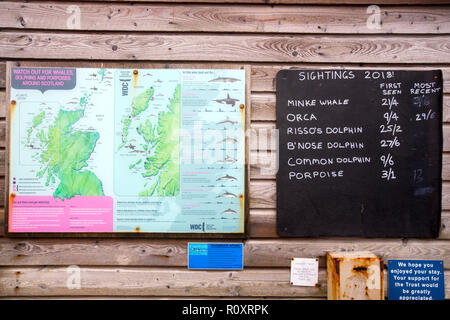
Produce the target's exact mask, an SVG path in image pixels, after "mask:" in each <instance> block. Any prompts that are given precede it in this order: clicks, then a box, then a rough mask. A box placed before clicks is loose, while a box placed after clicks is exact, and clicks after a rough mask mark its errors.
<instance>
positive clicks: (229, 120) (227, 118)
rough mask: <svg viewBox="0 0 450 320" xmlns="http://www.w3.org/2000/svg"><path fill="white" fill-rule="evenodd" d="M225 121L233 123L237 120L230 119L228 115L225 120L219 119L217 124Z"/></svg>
mask: <svg viewBox="0 0 450 320" xmlns="http://www.w3.org/2000/svg"><path fill="white" fill-rule="evenodd" d="M225 123H231V124H236V123H237V121H235V120H232V119H230V118H229V117H226V118H225V120H222V121H219V122H217V123H216V124H225Z"/></svg>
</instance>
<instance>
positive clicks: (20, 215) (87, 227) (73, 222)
mask: <svg viewBox="0 0 450 320" xmlns="http://www.w3.org/2000/svg"><path fill="white" fill-rule="evenodd" d="M9 209H10V211H11V215H10V219H11V220H10V222H9V225H10V231H11V232H112V231H113V199H112V198H111V197H106V196H104V197H84V196H75V197H73V198H71V199H65V200H61V199H55V198H54V197H52V196H46V197H42V196H16V197H13V198H12V199H11V201H10V208H9Z"/></svg>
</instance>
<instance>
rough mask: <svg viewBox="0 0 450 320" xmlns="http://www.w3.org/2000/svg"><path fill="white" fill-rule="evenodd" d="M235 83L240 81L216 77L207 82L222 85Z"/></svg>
mask: <svg viewBox="0 0 450 320" xmlns="http://www.w3.org/2000/svg"><path fill="white" fill-rule="evenodd" d="M236 81H241V80H240V79H236V78H228V77H218V78H215V79H212V80H209V81H208V82H224V83H233V82H236Z"/></svg>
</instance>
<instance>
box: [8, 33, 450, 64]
mask: <svg viewBox="0 0 450 320" xmlns="http://www.w3.org/2000/svg"><path fill="white" fill-rule="evenodd" d="M0 52H1V55H2V56H3V57H4V58H14V59H22V58H28V59H29V58H33V59H89V60H105V59H106V60H152V61H155V60H165V61H194V60H203V61H240V62H243V61H246V62H252V61H253V62H255V61H256V62H263V61H264V62H323V63H331V62H338V63H349V62H350V63H386V64H389V63H448V61H450V45H449V39H448V37H446V36H402V37H398V36H332V37H331V36H303V35H299V36H294V35H292V36H273V35H266V36H260V35H246V34H239V35H233V36H230V35H179V34H173V35H152V34H134V33H133V34H117V33H114V34H105V33H98V34H94V33H88V34H85V33H43V32H27V34H24V33H22V32H3V33H2V37H1V38H0Z"/></svg>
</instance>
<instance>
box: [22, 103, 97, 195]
mask: <svg viewBox="0 0 450 320" xmlns="http://www.w3.org/2000/svg"><path fill="white" fill-rule="evenodd" d="M89 98H90V96H89V95H85V96H83V97H82V98H81V99H80V106H81V107H82V109H79V110H74V111H66V110H63V109H60V110H59V112H58V114H57V117H56V119H55V121H54V123H53V124H51V125H50V127H49V128H48V132H44V130H40V131H39V132H38V133H37V134H36V136H37V137H38V139H39V141H40V151H39V162H40V163H41V165H42V167H41V169H40V171H39V172H37V177H39V178H43V177H45V176H46V183H45V184H46V186H48V185H49V184H50V183H55V182H56V178H57V179H58V180H59V184H58V186H57V188H56V189H55V191H54V193H53V196H54V197H55V198H60V199H61V200H64V199H69V198H72V197H73V196H76V195H80V196H102V195H104V194H103V189H102V183H101V181H100V180H99V179H98V178H97V176H96V175H95V174H94V173H93V172H91V171H89V170H83V168H85V167H86V166H87V162H86V161H87V160H88V159H89V158H90V157H91V154H92V152H93V151H94V149H95V145H96V143H97V140H98V139H99V134H98V132H88V131H80V130H74V129H73V125H74V124H75V123H76V122H77V121H78V120H80V119H81V118H82V117H83V115H84V107H85V106H86V105H87V103H88V101H89ZM43 117H44V114H42V113H40V114H38V115H37V116H36V117H35V118H34V119H33V126H32V127H31V129H32V130H31V131H29V135H31V133H32V132H33V130H34V129H36V128H37V127H38V126H39V124H40V123H41V122H42V119H43Z"/></svg>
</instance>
